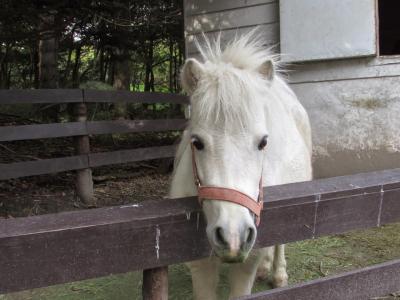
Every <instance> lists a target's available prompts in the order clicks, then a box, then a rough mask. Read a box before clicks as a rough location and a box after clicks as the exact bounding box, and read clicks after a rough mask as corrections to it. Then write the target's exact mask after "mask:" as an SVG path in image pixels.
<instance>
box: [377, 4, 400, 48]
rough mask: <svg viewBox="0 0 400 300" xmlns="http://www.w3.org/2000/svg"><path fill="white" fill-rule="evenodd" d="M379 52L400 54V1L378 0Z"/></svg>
mask: <svg viewBox="0 0 400 300" xmlns="http://www.w3.org/2000/svg"><path fill="white" fill-rule="evenodd" d="M378 10H379V54H380V55H400V1H399V0H378Z"/></svg>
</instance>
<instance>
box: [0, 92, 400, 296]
mask: <svg viewBox="0 0 400 300" xmlns="http://www.w3.org/2000/svg"><path fill="white" fill-rule="evenodd" d="M2 98H3V97H0V99H2ZM14 99H15V98H14ZM69 99H75V98H74V97H72V96H71V97H70V98H69ZM99 99H103V98H101V97H99ZM38 101H39V100H38ZM89 157H90V156H89ZM87 161H90V159H88V158H87ZM120 161H123V160H120ZM43 166H44V167H43V168H47V167H46V166H45V164H44V165H43ZM84 166H85V167H87V166H90V164H87V165H84ZM11 169H12V168H10V170H11ZM46 170H47V169H46ZM1 173H2V172H1ZM20 174H23V170H22V171H21V173H20ZM264 195H265V196H264V202H265V204H264V210H263V211H262V216H261V218H262V219H261V220H262V221H261V224H260V227H259V228H258V238H257V241H256V247H265V246H270V245H274V244H278V243H287V242H293V241H300V240H305V239H313V238H317V237H320V236H325V235H331V234H337V233H344V232H348V231H350V230H355V229H363V228H371V227H376V226H381V225H383V224H388V223H393V222H399V221H400V169H394V170H385V171H380V172H371V173H364V174H356V175H351V176H343V177H334V178H328V179H321V180H314V181H310V182H304V183H294V184H287V185H281V186H272V187H267V188H265V189H264ZM204 227H205V222H204V219H203V216H202V214H201V210H200V207H199V206H198V203H197V200H196V199H195V198H194V197H190V198H182V199H166V200H160V201H148V202H144V203H141V204H132V205H124V206H116V207H107V208H98V209H92V210H83V211H74V212H63V213H59V214H49V215H42V216H34V217H26V218H17V219H3V220H0V293H9V292H15V291H20V290H25V289H31V288H37V287H44V286H49V285H53V284H60V283H66V282H71V281H76V280H83V279H88V278H95V277H100V276H106V275H109V274H116V273H124V272H129V271H137V270H144V271H143V274H144V280H143V296H144V299H165V298H166V295H167V293H168V282H167V272H168V271H167V270H168V269H167V267H168V265H170V264H176V263H182V262H186V261H191V260H195V259H199V258H204V257H207V256H208V255H209V253H210V248H209V244H208V241H207V238H206V234H205V228H204ZM398 289H400V261H399V260H394V261H390V262H387V263H384V264H380V265H376V266H372V267H368V268H365V269H360V270H356V271H352V272H348V273H345V274H341V275H335V276H332V277H326V278H323V279H318V280H314V281H311V282H307V283H303V284H299V285H295V286H291V287H287V288H281V289H275V290H271V291H266V292H262V293H259V294H254V295H251V296H248V297H244V298H243V299H341V300H343V299H344V300H345V299H349V300H350V299H365V298H368V297H375V296H380V295H383V294H385V293H390V292H394V291H396V290H398Z"/></svg>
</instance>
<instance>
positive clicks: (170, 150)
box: [89, 146, 175, 167]
mask: <svg viewBox="0 0 400 300" xmlns="http://www.w3.org/2000/svg"><path fill="white" fill-rule="evenodd" d="M174 155H175V146H161V147H148V148H139V149H131V150H120V151H111V152H100V153H91V154H90V155H89V165H90V166H91V167H99V166H105V165H113V164H121V163H126V162H134V161H141V160H149V159H157V158H167V157H173V156H174Z"/></svg>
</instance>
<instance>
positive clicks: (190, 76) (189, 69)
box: [181, 58, 204, 95]
mask: <svg viewBox="0 0 400 300" xmlns="http://www.w3.org/2000/svg"><path fill="white" fill-rule="evenodd" d="M203 72H204V68H203V65H202V64H201V63H199V62H198V61H197V60H196V59H194V58H189V59H187V60H186V62H185V64H184V66H183V68H182V71H181V84H182V87H183V89H184V90H185V92H186V93H188V94H189V95H191V94H192V93H193V91H194V90H195V89H196V86H197V82H198V81H199V80H200V77H201V76H202V74H203Z"/></svg>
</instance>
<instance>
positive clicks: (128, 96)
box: [84, 90, 189, 104]
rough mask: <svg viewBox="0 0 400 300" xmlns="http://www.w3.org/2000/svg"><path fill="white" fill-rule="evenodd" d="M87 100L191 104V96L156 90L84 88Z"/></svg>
mask: <svg viewBox="0 0 400 300" xmlns="http://www.w3.org/2000/svg"><path fill="white" fill-rule="evenodd" d="M84 98H85V102H128V103H175V104H189V97H188V96H185V95H179V94H169V93H156V92H130V91H124V90H118V91H99V90H84Z"/></svg>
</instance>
